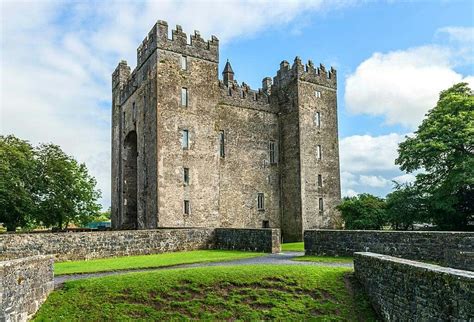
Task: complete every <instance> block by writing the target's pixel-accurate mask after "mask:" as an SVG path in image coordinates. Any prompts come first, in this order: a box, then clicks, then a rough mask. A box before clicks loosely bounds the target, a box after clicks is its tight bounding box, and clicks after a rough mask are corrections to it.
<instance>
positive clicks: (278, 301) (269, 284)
mask: <svg viewBox="0 0 474 322" xmlns="http://www.w3.org/2000/svg"><path fill="white" fill-rule="evenodd" d="M352 276H353V273H352V270H351V269H347V268H339V267H335V268H329V267H313V266H272V265H254V266H238V267H229V266H225V267H222V266H220V267H219V266H216V267H200V268H191V269H173V270H162V271H153V272H137V273H127V274H123V275H115V276H107V277H101V278H90V279H85V280H76V281H70V282H66V283H65V284H64V286H63V288H61V289H58V290H55V291H54V292H53V293H51V295H50V296H49V297H48V299H47V300H46V302H45V303H44V304H43V305H42V306H41V308H40V310H39V311H38V313H37V314H36V316H35V320H36V321H86V320H87V321H118V320H119V321H122V320H139V321H140V320H141V321H144V320H157V321H161V320H188V319H199V320H202V319H205V320H235V319H238V320H264V319H279V320H313V321H314V320H325V321H327V320H345V321H356V320H359V321H373V320H375V317H374V313H373V311H372V309H371V308H370V306H369V304H368V301H367V299H366V297H365V295H363V293H362V292H360V291H358V290H359V286H357V284H355V282H354V279H353V277H352Z"/></svg>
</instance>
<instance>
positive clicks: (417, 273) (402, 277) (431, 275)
mask: <svg viewBox="0 0 474 322" xmlns="http://www.w3.org/2000/svg"><path fill="white" fill-rule="evenodd" d="M354 269H355V275H356V277H357V279H358V280H359V281H360V282H361V284H362V285H363V286H364V288H365V289H366V291H367V293H368V295H369V298H370V300H371V302H372V305H373V306H374V308H375V310H376V311H377V312H378V313H379V315H380V316H381V317H382V318H383V319H384V320H386V321H472V319H473V317H474V273H473V272H469V271H462V270H457V269H451V268H445V267H440V266H437V265H431V264H424V263H420V262H415V261H411V260H406V259H400V258H396V257H391V256H386V255H381V254H374V253H355V254H354Z"/></svg>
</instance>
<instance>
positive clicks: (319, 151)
mask: <svg viewBox="0 0 474 322" xmlns="http://www.w3.org/2000/svg"><path fill="white" fill-rule="evenodd" d="M322 158H323V155H322V151H321V146H320V145H318V146H316V159H318V160H321V159H322Z"/></svg>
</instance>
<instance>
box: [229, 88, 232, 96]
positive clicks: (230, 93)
mask: <svg viewBox="0 0 474 322" xmlns="http://www.w3.org/2000/svg"><path fill="white" fill-rule="evenodd" d="M229 96H232V89H230V88H229Z"/></svg>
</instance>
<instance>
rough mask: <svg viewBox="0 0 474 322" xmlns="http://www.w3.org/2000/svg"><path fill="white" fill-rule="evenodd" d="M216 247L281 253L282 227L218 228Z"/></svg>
mask: <svg viewBox="0 0 474 322" xmlns="http://www.w3.org/2000/svg"><path fill="white" fill-rule="evenodd" d="M215 247H216V248H218V249H234V250H247V251H254V252H265V253H279V252H280V251H281V245H280V229H271V228H261V229H258V228H255V229H251V228H249V229H243V228H216V233H215Z"/></svg>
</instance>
